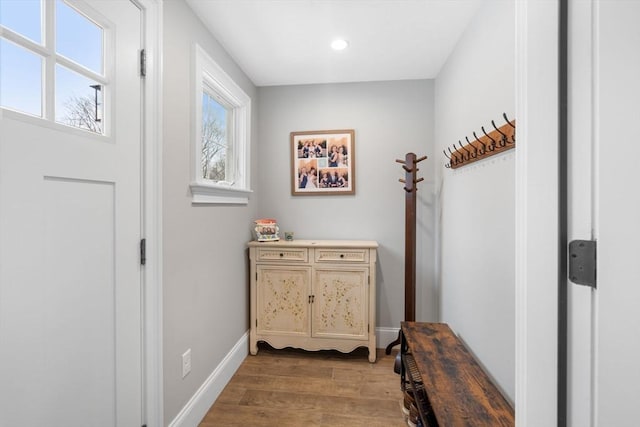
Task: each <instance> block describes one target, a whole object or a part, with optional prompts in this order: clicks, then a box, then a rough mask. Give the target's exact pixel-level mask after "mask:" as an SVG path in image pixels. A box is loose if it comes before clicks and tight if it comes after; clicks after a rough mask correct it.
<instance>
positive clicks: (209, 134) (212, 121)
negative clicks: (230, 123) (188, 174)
mask: <svg viewBox="0 0 640 427" xmlns="http://www.w3.org/2000/svg"><path fill="white" fill-rule="evenodd" d="M228 116H229V111H227V108H225V107H224V106H223V105H221V104H220V103H219V102H218V101H216V100H215V99H214V97H213V96H211V95H210V94H208V93H207V92H203V93H202V177H203V178H204V179H210V180H212V181H230V180H231V177H227V164H226V163H227V119H228Z"/></svg>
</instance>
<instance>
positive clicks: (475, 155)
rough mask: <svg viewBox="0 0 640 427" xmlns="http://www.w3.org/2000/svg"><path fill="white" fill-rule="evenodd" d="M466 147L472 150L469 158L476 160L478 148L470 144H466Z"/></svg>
mask: <svg viewBox="0 0 640 427" xmlns="http://www.w3.org/2000/svg"><path fill="white" fill-rule="evenodd" d="M459 143H460V140H458V144H459ZM467 146H468V147H471V148H473V154H472V155H471V157H472V158H474V159H475V158H477V157H478V148H477V147H476V146H475V145H473V144H471V143H469V144H467Z"/></svg>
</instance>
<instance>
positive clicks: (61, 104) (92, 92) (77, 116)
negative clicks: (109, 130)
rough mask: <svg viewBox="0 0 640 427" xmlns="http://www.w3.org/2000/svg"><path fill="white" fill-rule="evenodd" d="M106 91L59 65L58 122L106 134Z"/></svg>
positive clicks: (57, 76)
mask: <svg viewBox="0 0 640 427" xmlns="http://www.w3.org/2000/svg"><path fill="white" fill-rule="evenodd" d="M103 92H104V87H102V86H100V85H99V84H98V83H97V82H95V81H93V80H91V79H88V78H86V77H84V76H82V75H80V74H78V73H76V72H74V71H71V70H69V69H68V68H65V67H63V66H62V65H56V122H58V123H63V124H66V125H69V126H73V127H77V128H81V129H86V130H89V131H91V132H95V133H100V134H102V133H103V121H102V119H103V111H104V108H103V102H102V100H103Z"/></svg>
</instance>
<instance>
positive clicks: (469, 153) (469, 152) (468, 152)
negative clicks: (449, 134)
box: [454, 140, 471, 160]
mask: <svg viewBox="0 0 640 427" xmlns="http://www.w3.org/2000/svg"><path fill="white" fill-rule="evenodd" d="M458 144H460V148H462V149H463V150H464V151H466V152H467V160H469V157H471V151H469V150H467V149H466V148H464V145H462V143H461V142H460V140H458ZM454 147H455V145H454Z"/></svg>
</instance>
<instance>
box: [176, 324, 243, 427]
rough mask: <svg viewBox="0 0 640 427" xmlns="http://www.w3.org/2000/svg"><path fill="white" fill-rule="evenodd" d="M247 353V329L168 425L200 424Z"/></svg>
mask: <svg viewBox="0 0 640 427" xmlns="http://www.w3.org/2000/svg"><path fill="white" fill-rule="evenodd" d="M248 354H249V332H248V331H247V332H246V333H245V334H244V335H242V337H241V338H240V340H238V342H237V343H236V345H234V346H233V348H232V349H231V351H229V353H227V355H226V356H225V358H224V359H223V360H222V362H220V364H219V365H218V366H217V367H216V368H215V369H214V370H213V372H212V373H211V375H209V378H207V380H206V381H205V382H204V383H203V384H202V385H201V386H200V388H199V389H198V391H196V393H195V394H194V395H193V396H192V397H191V399H189V402H187V404H186V405H185V406H184V408H182V410H181V411H180V412H179V413H178V415H177V416H176V417H175V418H174V419H173V421H171V423H170V424H169V427H195V426H197V425H198V424H200V421H202V418H204V416H205V415H206V414H207V411H209V408H211V405H213V403H214V402H215V401H216V399H217V398H218V396H219V395H220V393H222V390H223V389H224V387H225V386H226V385H227V383H228V382H229V381H230V380H231V377H232V376H233V374H234V373H235V372H236V371H237V370H238V368H239V367H240V365H241V364H242V362H243V361H244V359H245V358H246V357H247V355H248Z"/></svg>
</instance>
